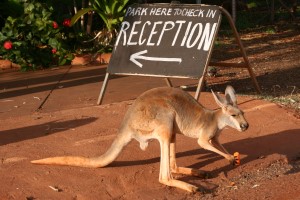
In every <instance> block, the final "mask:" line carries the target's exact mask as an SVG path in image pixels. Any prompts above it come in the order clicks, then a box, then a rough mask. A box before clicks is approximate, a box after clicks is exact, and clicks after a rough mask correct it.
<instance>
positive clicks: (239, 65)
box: [97, 4, 261, 105]
mask: <svg viewBox="0 0 300 200" xmlns="http://www.w3.org/2000/svg"><path fill="white" fill-rule="evenodd" d="M141 5H148V6H149V5H155V4H141ZM156 5H160V4H156ZM165 5H166V4H165ZM169 5H174V4H169ZM176 5H179V6H181V5H182V6H184V5H199V4H176ZM201 5H202V6H207V5H204V4H201ZM214 7H218V9H219V11H220V14H219V15H220V16H219V19H218V24H217V30H216V31H215V32H214V35H213V38H212V42H211V45H210V47H209V50H208V52H207V55H206V60H205V62H204V63H203V64H204V66H199V67H201V68H202V69H201V70H202V73H201V74H199V76H198V77H190V76H178V75H164V74H151V73H146V74H141V73H131V72H129V73H123V72H122V73H118V72H112V71H111V70H110V68H109V67H110V65H109V67H108V68H107V72H106V74H105V78H104V81H103V84H102V87H101V91H100V94H99V97H98V101H97V104H98V105H100V104H101V103H102V101H103V97H104V94H105V91H106V87H107V84H108V81H109V76H110V75H111V74H113V75H135V76H154V77H162V78H165V80H166V83H167V85H168V86H170V87H172V83H171V80H170V78H197V79H198V78H199V82H198V85H197V89H196V93H195V99H197V100H198V99H199V96H200V91H201V90H202V88H203V85H204V81H205V77H206V74H207V69H208V66H218V67H234V68H247V69H248V72H249V74H250V76H251V79H252V82H253V84H254V87H255V89H256V91H257V92H258V93H261V90H260V87H259V85H258V82H257V80H256V77H255V74H254V73H253V71H252V68H251V66H250V62H249V60H248V57H247V55H246V51H245V49H244V47H243V44H242V42H241V39H240V36H239V34H238V32H237V30H236V28H235V25H234V22H233V20H232V18H231V15H230V14H229V13H228V11H226V10H225V9H224V8H223V7H221V6H214ZM222 14H223V15H224V16H225V17H226V18H227V20H228V21H229V24H230V27H231V29H232V31H233V35H234V36H235V39H236V42H237V44H238V46H239V48H240V51H241V54H242V57H243V60H244V63H224V62H211V61H210V59H211V54H212V49H213V44H214V41H215V38H216V36H217V34H218V30H219V25H220V23H221V16H222ZM114 50H115V49H114ZM113 55H114V53H113ZM113 55H112V59H111V61H110V63H111V62H112V63H113V62H114V60H113V57H114V56H113ZM131 61H132V60H131ZM133 63H135V62H133ZM135 64H137V63H135ZM112 66H113V65H112ZM201 70H200V72H201Z"/></svg>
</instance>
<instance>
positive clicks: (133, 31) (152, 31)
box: [115, 20, 217, 51]
mask: <svg viewBox="0 0 300 200" xmlns="http://www.w3.org/2000/svg"><path fill="white" fill-rule="evenodd" d="M216 29H217V23H212V24H211V23H194V24H193V22H187V21H185V20H177V21H175V22H174V21H156V22H151V21H145V22H143V23H142V22H141V21H134V22H133V23H132V24H130V23H129V22H128V21H124V22H122V25H121V29H120V32H119V35H118V38H117V40H116V43H115V46H116V47H117V46H118V45H119V42H120V40H121V39H122V45H123V46H132V45H138V46H142V45H146V46H159V45H160V44H161V42H162V41H163V40H164V39H166V40H168V39H169V38H168V37H164V36H165V34H166V33H167V32H169V31H171V33H172V34H173V35H172V37H173V40H172V42H171V44H169V45H170V46H176V44H177V45H179V44H180V46H181V47H187V48H193V47H196V48H197V50H203V51H208V50H209V47H210V45H211V43H212V40H213V36H214V33H215V30H216ZM137 30H139V31H137ZM184 30H185V32H184V35H183V36H181V37H179V36H180V35H182V34H180V33H182V32H183V31H184ZM146 33H147V34H146ZM164 45H166V43H165V44H164Z"/></svg>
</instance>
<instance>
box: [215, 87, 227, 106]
mask: <svg viewBox="0 0 300 200" xmlns="http://www.w3.org/2000/svg"><path fill="white" fill-rule="evenodd" d="M211 93H212V94H213V96H214V99H215V101H216V103H217V104H218V106H220V107H221V108H223V107H225V106H227V102H226V100H225V99H224V98H222V97H220V96H219V95H218V94H217V93H214V91H213V90H211Z"/></svg>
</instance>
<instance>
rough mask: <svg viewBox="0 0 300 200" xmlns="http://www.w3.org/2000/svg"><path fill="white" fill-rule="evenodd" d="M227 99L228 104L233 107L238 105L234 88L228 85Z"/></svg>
mask: <svg viewBox="0 0 300 200" xmlns="http://www.w3.org/2000/svg"><path fill="white" fill-rule="evenodd" d="M225 97H226V101H227V103H228V104H230V105H233V106H236V105H237V101H236V96H235V91H234V89H233V87H232V86H230V85H228V86H227V87H226V90H225Z"/></svg>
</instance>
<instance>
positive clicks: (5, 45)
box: [3, 41, 13, 50]
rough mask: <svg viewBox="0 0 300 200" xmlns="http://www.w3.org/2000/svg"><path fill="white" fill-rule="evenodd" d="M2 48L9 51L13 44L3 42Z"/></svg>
mask: <svg viewBox="0 0 300 200" xmlns="http://www.w3.org/2000/svg"><path fill="white" fill-rule="evenodd" d="M3 47H4V49H6V50H9V49H11V48H12V47H13V44H12V42H11V41H6V42H4V44H3Z"/></svg>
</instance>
